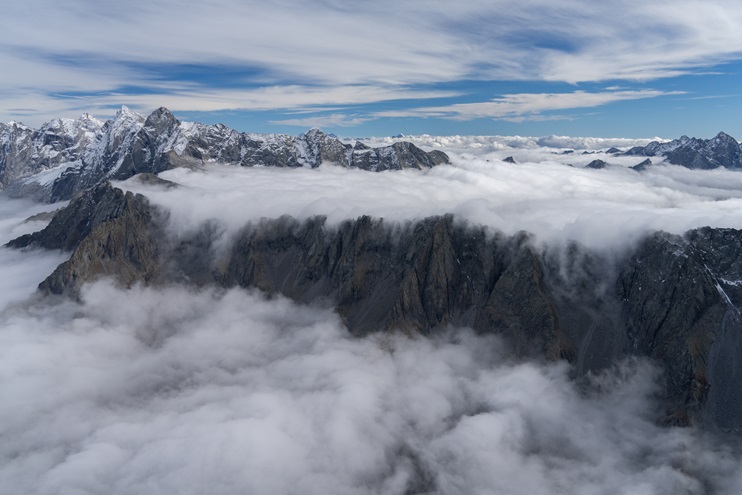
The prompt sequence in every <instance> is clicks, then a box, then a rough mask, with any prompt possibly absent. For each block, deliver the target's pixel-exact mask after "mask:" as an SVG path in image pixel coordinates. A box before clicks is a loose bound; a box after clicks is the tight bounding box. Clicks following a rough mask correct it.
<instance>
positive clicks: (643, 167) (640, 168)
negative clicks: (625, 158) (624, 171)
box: [631, 158, 652, 172]
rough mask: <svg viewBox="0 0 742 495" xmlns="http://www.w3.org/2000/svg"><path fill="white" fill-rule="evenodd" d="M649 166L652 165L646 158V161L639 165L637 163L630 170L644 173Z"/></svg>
mask: <svg viewBox="0 0 742 495" xmlns="http://www.w3.org/2000/svg"><path fill="white" fill-rule="evenodd" d="M650 165H652V160H650V159H649V158H647V159H646V160H644V161H642V162H640V163H637V164H636V165H634V166H633V167H631V169H632V170H636V171H637V172H644V171H645V170H646V169H647V167H649V166H650Z"/></svg>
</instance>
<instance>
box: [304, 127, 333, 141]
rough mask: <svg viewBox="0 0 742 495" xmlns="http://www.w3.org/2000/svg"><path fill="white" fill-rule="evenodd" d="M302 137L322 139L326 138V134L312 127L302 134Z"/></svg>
mask: <svg viewBox="0 0 742 495" xmlns="http://www.w3.org/2000/svg"><path fill="white" fill-rule="evenodd" d="M302 136H304V137H306V138H309V139H322V138H324V137H327V134H325V133H324V132H322V130H321V129H319V128H317V127H312V128H311V129H309V130H308V131H307V132H305V133H304V134H302Z"/></svg>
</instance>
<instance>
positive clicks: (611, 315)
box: [10, 184, 742, 430]
mask: <svg viewBox="0 0 742 495" xmlns="http://www.w3.org/2000/svg"><path fill="white" fill-rule="evenodd" d="M164 219H165V215H164V214H163V213H161V212H159V211H158V210H157V209H156V208H154V207H152V206H151V205H150V203H149V202H148V200H147V199H146V198H145V197H143V196H141V195H134V194H131V193H124V192H122V191H120V190H118V189H116V188H113V187H111V186H110V185H109V184H101V185H99V186H97V187H95V188H93V189H91V190H89V191H87V192H86V193H85V194H83V195H81V196H80V197H78V198H77V199H76V200H74V201H73V202H72V203H71V204H70V206H68V207H67V208H65V209H63V210H61V211H59V212H58V213H57V214H56V215H55V217H54V219H53V220H52V222H51V223H50V224H49V226H48V227H47V228H46V229H44V230H43V231H41V232H38V233H35V234H32V235H30V236H23V237H20V238H18V239H16V240H14V241H12V242H11V243H10V245H11V246H13V247H24V246H30V245H36V246H43V247H47V248H50V249H66V250H70V251H72V255H71V257H70V259H69V260H68V261H66V262H64V263H63V264H61V265H60V266H59V267H58V268H57V269H56V270H55V271H54V273H53V274H52V275H50V276H49V277H48V278H47V279H46V280H45V281H44V282H42V284H41V285H40V289H41V290H43V291H45V292H50V293H61V294H70V295H75V294H76V293H77V291H78V290H79V288H80V286H81V284H82V283H84V282H86V281H90V280H94V279H95V278H97V277H100V276H111V277H113V278H114V279H116V280H118V281H119V282H120V283H122V284H124V285H127V286H128V285H131V284H133V283H136V282H142V283H150V284H158V283H169V282H178V283H188V284H194V285H206V284H216V285H218V286H223V287H233V286H240V287H247V288H258V289H260V290H262V291H265V292H266V293H268V294H282V295H285V296H287V297H289V298H291V299H294V300H296V301H300V302H317V301H324V304H329V305H332V306H334V307H335V308H336V310H337V312H338V313H339V314H340V315H341V316H342V318H343V320H344V321H345V323H346V325H347V326H348V329H349V330H350V331H351V332H352V333H354V334H356V335H364V334H368V333H371V332H377V331H385V330H392V329H396V330H401V331H405V332H410V333H422V334H429V333H431V332H436V331H437V330H438V329H441V328H444V327H446V326H454V327H457V326H467V327H472V328H474V329H475V330H476V331H478V332H482V333H488V332H493V333H497V334H499V335H502V336H503V337H504V338H505V339H506V340H507V341H509V342H510V344H512V346H513V348H514V350H515V352H516V353H517V354H519V355H521V356H537V357H541V358H545V359H566V360H568V361H570V362H571V363H572V364H573V366H574V369H575V372H576V373H577V374H583V373H587V372H590V371H595V370H600V369H604V368H606V367H609V366H611V365H612V364H614V363H615V362H616V360H617V359H619V358H621V357H623V356H630V355H638V356H647V357H650V358H651V359H653V360H654V361H655V362H657V363H658V364H659V365H660V366H661V367H662V369H663V370H664V372H665V375H664V376H665V381H666V386H665V394H664V397H663V400H664V407H665V411H666V416H665V417H664V418H663V419H662V421H663V422H665V423H667V424H678V425H685V424H690V423H693V422H701V423H702V424H706V425H710V426H712V427H718V428H723V429H731V430H739V429H741V428H742V389H740V387H739V380H738V379H737V378H738V377H742V359H740V358H739V356H740V353H742V317H741V316H740V307H741V305H742V231H737V230H733V229H711V228H703V229H697V230H692V231H689V232H688V233H687V234H686V235H684V236H675V235H669V234H664V233H657V234H654V235H652V236H649V237H648V238H647V239H645V240H644V241H643V242H642V243H641V244H640V245H639V246H637V247H636V248H635V249H633V251H632V252H631V253H628V254H627V255H626V256H625V257H623V258H618V259H616V258H611V259H607V258H605V257H603V256H601V255H599V254H597V253H593V252H590V251H587V250H585V249H583V248H581V247H579V246H577V245H571V246H568V247H566V248H559V249H536V248H535V247H534V246H533V245H532V243H531V242H530V238H529V236H528V235H527V234H525V233H523V234H519V235H516V236H513V237H507V236H504V235H502V234H498V233H494V232H490V231H487V230H486V229H484V228H479V227H471V226H466V225H462V224H459V223H457V222H456V221H455V220H454V219H453V217H451V216H443V217H432V218H427V219H424V220H422V221H419V222H415V223H408V224H387V223H386V222H384V221H383V220H379V219H373V218H370V217H360V218H358V219H356V220H349V221H346V222H344V223H342V224H340V225H338V226H332V227H330V226H328V225H326V222H325V219H324V218H322V217H315V218H312V219H309V220H307V221H304V222H298V221H296V220H295V219H292V218H289V217H282V218H278V219H273V220H264V221H262V222H260V223H258V224H256V225H248V226H246V227H245V228H244V229H243V230H242V231H241V232H240V233H239V234H238V235H237V236H236V237H235V238H234V239H233V240H232V242H231V244H228V248H227V249H226V251H225V250H223V249H220V250H216V249H215V244H216V242H217V240H219V239H220V238H221V235H222V233H221V230H220V227H219V225H218V224H216V223H208V224H206V225H204V226H202V227H200V228H199V229H198V230H197V231H194V232H191V233H189V234H186V235H183V236H182V237H180V238H177V239H173V238H171V237H168V235H167V234H166V232H165V230H164V224H165V221H164Z"/></svg>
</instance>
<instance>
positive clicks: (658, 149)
mask: <svg viewBox="0 0 742 495" xmlns="http://www.w3.org/2000/svg"><path fill="white" fill-rule="evenodd" d="M622 155H624V156H648V157H651V156H664V157H666V159H667V162H668V163H672V164H673V165H682V166H683V167H687V168H693V169H713V168H719V167H726V168H730V169H741V168H742V146H741V145H740V143H739V142H737V140H736V139H734V138H733V137H732V136H730V135H729V134H725V133H723V132H720V133H719V134H717V135H716V136H715V137H714V138H712V139H698V138H689V137H688V136H682V137H681V138H680V139H674V140H672V141H669V142H665V143H661V142H658V141H652V142H651V143H649V144H648V145H646V146H636V147H634V148H631V149H629V150H628V151H626V152H624V153H622Z"/></svg>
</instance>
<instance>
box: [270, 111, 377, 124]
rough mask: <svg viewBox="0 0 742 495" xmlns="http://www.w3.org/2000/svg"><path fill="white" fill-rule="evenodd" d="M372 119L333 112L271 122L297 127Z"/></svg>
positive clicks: (355, 122) (357, 122)
mask: <svg viewBox="0 0 742 495" xmlns="http://www.w3.org/2000/svg"><path fill="white" fill-rule="evenodd" d="M369 120H372V119H371V118H369V117H358V116H350V115H343V114H340V113H333V114H332V115H319V116H316V117H306V118H300V119H286V120H274V121H271V123H272V124H284V125H293V126H297V127H353V126H356V125H358V124H362V123H363V122H368V121H369Z"/></svg>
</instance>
